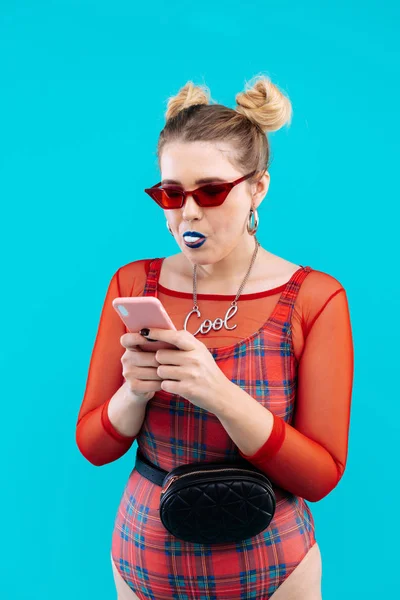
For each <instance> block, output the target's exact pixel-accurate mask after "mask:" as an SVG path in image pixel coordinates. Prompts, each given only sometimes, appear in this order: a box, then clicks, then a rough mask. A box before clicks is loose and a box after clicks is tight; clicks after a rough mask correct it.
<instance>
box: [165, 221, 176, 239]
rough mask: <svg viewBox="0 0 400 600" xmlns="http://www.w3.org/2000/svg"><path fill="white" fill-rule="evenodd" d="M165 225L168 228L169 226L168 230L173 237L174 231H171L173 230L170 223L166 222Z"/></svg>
mask: <svg viewBox="0 0 400 600" xmlns="http://www.w3.org/2000/svg"><path fill="white" fill-rule="evenodd" d="M165 224H166V226H167V229H168V231H169V232H170V234H171V235H172V236H173V235H174V234H173V233H172V231H171V229H170V226H169V223H168V221H166V222H165Z"/></svg>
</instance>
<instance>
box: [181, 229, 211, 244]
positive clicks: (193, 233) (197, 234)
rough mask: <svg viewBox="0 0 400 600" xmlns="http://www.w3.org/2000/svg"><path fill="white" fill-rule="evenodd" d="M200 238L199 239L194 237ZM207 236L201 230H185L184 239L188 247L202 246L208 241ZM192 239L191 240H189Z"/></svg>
mask: <svg viewBox="0 0 400 600" xmlns="http://www.w3.org/2000/svg"><path fill="white" fill-rule="evenodd" d="M192 238H198V239H195V240H194V239H192ZM206 239H207V238H206V237H205V236H204V235H203V234H202V233H200V232H199V231H185V233H184V234H183V240H184V242H185V244H186V246H187V247H188V248H200V246H202V245H203V244H204V242H205V241H206ZM189 240H191V241H189Z"/></svg>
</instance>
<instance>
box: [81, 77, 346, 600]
mask: <svg viewBox="0 0 400 600" xmlns="http://www.w3.org/2000/svg"><path fill="white" fill-rule="evenodd" d="M207 92H208V90H207V88H205V87H203V86H200V87H196V86H194V85H193V84H192V82H189V83H187V84H186V85H185V86H184V87H183V88H182V89H181V90H180V91H179V93H178V94H177V96H176V97H173V98H171V99H170V100H169V102H168V108H167V113H166V124H165V127H164V129H163V131H162V132H161V135H160V139H159V144H158V160H159V166H160V170H161V173H162V182H160V184H156V185H155V186H153V187H152V188H148V189H146V192H147V193H148V194H149V195H150V196H151V198H153V199H154V200H155V201H156V202H157V203H158V204H159V205H160V207H161V208H163V209H164V215H165V217H166V219H167V226H168V229H169V231H170V233H171V235H173V236H174V238H175V240H176V241H177V243H178V246H179V248H180V250H181V252H179V253H178V254H175V255H173V256H169V257H166V258H163V259H143V260H137V261H134V262H131V263H128V264H127V265H124V266H122V267H121V268H119V269H118V270H117V272H116V273H115V274H114V275H113V277H112V279H111V282H110V284H109V288H108V291H107V295H106V298H105V302H104V306H103V310H102V314H101V318H100V323H99V329H98V333H97V337H96V343H95V345H94V348H93V352H92V357H91V362H90V368H89V374H88V380H87V385H86V390H85V395H84V399H83V402H82V406H81V409H80V412H79V417H78V423H77V444H78V446H79V448H80V450H81V452H82V454H83V455H84V456H85V457H86V458H87V459H88V460H89V461H90V462H91V463H93V464H94V465H103V464H106V463H109V462H111V461H114V460H117V459H118V458H119V457H120V456H122V455H123V454H125V453H126V452H127V451H128V449H129V448H130V447H131V446H132V443H133V441H134V440H135V439H136V440H137V443H138V447H139V448H140V450H141V452H142V453H143V454H144V456H145V457H146V458H147V459H148V460H149V461H151V462H152V464H153V465H156V466H159V467H161V468H162V469H164V470H165V471H170V470H172V469H173V468H174V467H176V466H178V465H183V464H187V463H198V462H202V461H204V462H214V461H226V460H228V459H234V458H235V457H236V458H238V457H240V456H242V457H244V458H246V459H247V460H248V461H249V462H250V463H252V464H253V465H255V466H256V467H258V468H259V469H260V470H262V471H263V472H264V473H265V474H266V475H267V477H268V478H269V479H270V481H271V483H272V485H273V489H274V492H275V496H276V511H275V514H274V517H273V519H272V521H271V523H270V526H269V527H268V528H267V529H265V530H264V531H262V532H261V533H260V534H258V535H256V536H253V537H252V538H249V539H246V540H244V541H242V542H239V543H237V542H236V543H228V544H218V545H214V546H213V545H202V544H192V543H189V542H184V541H182V540H180V539H178V538H176V537H174V536H173V535H171V534H170V533H169V531H167V530H166V529H165V528H164V526H163V524H162V522H161V521H160V517H159V502H160V491H161V488H160V486H158V485H156V484H155V483H152V482H151V481H149V480H148V479H147V478H146V477H144V476H142V475H141V474H140V473H138V471H137V470H136V469H135V468H134V469H133V470H132V472H131V473H130V475H129V478H128V481H127V484H126V487H125V490H124V493H123V495H122V498H121V502H120V506H119V509H118V512H117V515H116V519H115V527H114V533H113V538H112V551H111V559H112V566H113V572H114V576H115V582H116V587H117V592H118V597H119V598H120V599H125V598H126V599H128V598H140V599H144V598H155V599H157V600H162V599H163V600H164V599H165V600H167V599H168V600H170V599H171V598H185V599H191V598H195V599H197V598H199V599H217V600H218V599H219V598H229V599H230V600H236V599H237V600H239V598H241V599H242V598H256V599H267V598H268V599H269V598H273V599H274V600H279V599H281V600H289V599H291V598H296V599H297V600H316V599H318V598H321V573H322V569H321V557H320V551H319V547H318V544H317V542H316V537H315V531H314V521H313V517H312V514H311V511H310V509H309V507H308V504H307V502H306V501H310V502H317V501H318V500H321V499H322V498H324V497H325V496H327V494H329V492H330V491H331V490H332V489H334V488H335V486H336V485H337V484H338V482H339V480H340V478H341V477H342V475H343V472H344V469H345V465H346V459H347V446H348V431H349V417H350V404H351V392H352V383H353V345H352V334H351V324H350V318H349V309H348V303H347V297H346V291H345V290H344V288H343V286H342V285H341V284H340V282H339V281H338V280H337V279H335V278H334V277H332V276H331V275H329V274H327V273H324V272H322V271H317V270H314V269H312V268H311V267H309V266H306V267H304V266H301V265H297V264H294V263H291V262H289V261H287V260H285V259H283V258H281V257H279V256H277V255H274V254H272V253H271V252H269V251H267V250H265V249H264V248H262V247H261V246H260V245H259V242H258V240H257V239H256V237H255V232H256V229H257V226H258V215H257V208H258V207H259V206H260V204H261V202H262V200H263V199H264V197H265V196H266V194H267V191H268V187H269V182H270V175H269V173H268V170H267V169H268V165H269V156H270V153H269V143H268V138H267V135H266V133H267V132H268V131H274V130H277V129H279V128H280V127H282V126H283V125H284V124H285V123H286V122H289V121H290V118H291V104H290V101H289V99H288V98H287V97H286V96H285V95H284V94H283V93H282V92H281V91H280V90H279V89H278V88H277V86H275V85H274V84H273V83H272V82H271V81H270V80H269V79H268V78H266V77H257V78H256V80H255V81H254V83H253V85H249V86H248V88H247V89H246V91H244V92H243V93H240V94H238V95H237V98H236V100H237V107H236V109H235V110H232V109H230V108H227V107H225V106H222V105H219V104H215V103H214V104H213V103H211V104H210V103H209V95H208V93H207ZM224 182H225V183H226V182H228V183H229V184H230V185H225V186H223V185H221V183H224ZM218 186H219V187H218ZM199 188H200V190H199ZM197 190H199V191H197ZM145 225H147V224H145ZM271 225H272V224H271V223H269V226H271ZM277 226H279V227H281V228H282V230H283V232H284V235H287V234H288V233H290V232H291V231H292V228H293V221H292V219H291V216H290V215H288V217H287V219H286V220H285V222H284V223H279V224H278V225H277ZM188 232H190V235H189V234H188ZM150 233H152V232H151V231H150ZM185 234H188V235H185ZM243 290H244V293H242V291H243ZM141 295H156V296H157V297H158V298H159V299H160V300H161V302H162V303H163V305H164V307H165V308H166V310H167V312H168V314H169V315H170V317H171V319H172V320H173V322H174V324H175V327H176V329H177V330H178V331H171V330H166V329H155V328H151V327H150V328H149V330H147V331H146V330H145V331H143V330H142V334H144V335H145V336H147V337H149V338H151V339H157V340H164V341H167V342H170V343H172V344H174V345H175V346H176V347H177V349H176V350H166V349H163V350H158V351H157V352H142V351H140V350H139V349H138V345H140V342H141V341H142V342H143V337H142V335H141V334H140V333H128V332H127V330H126V329H125V326H124V325H123V323H122V321H121V320H120V319H119V317H118V315H117V313H116V311H115V310H114V309H113V307H112V304H111V303H112V300H113V299H114V298H115V297H119V296H141ZM235 299H236V300H237V305H236V304H235V303H233V305H232V302H233V301H234V300H235ZM197 302H198V307H195V305H196V304H197ZM196 311H197V312H196ZM212 324H213V325H212Z"/></svg>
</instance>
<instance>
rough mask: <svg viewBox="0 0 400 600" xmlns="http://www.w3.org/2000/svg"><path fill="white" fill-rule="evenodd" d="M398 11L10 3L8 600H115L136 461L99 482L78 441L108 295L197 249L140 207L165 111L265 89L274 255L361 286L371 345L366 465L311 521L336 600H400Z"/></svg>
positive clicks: (360, 444)
mask: <svg viewBox="0 0 400 600" xmlns="http://www.w3.org/2000/svg"><path fill="white" fill-rule="evenodd" d="M399 12H400V9H399V4H398V3H397V2H394V1H392V2H390V1H387V2H378V1H365V0H364V1H363V2H361V1H354V0H335V2H333V3H322V2H317V1H315V2H313V1H310V0H308V1H307V0H305V1H304V2H294V1H289V0H287V1H285V0H283V1H280V2H268V1H264V2H262V1H261V0H255V1H253V2H249V3H248V4H247V5H246V4H245V3H244V2H238V1H236V0H230V1H229V2H226V1H224V0H221V1H218V2H209V1H208V0H203V1H202V2H199V3H190V2H185V1H182V0H179V1H175V2H171V3H169V4H167V3H164V2H160V1H158V0H153V2H149V3H147V2H146V3H143V4H141V3H134V2H128V1H117V0H116V1H115V2H111V1H109V2H104V1H101V0H96V1H94V0H79V1H77V0H60V1H56V0H54V1H50V0H48V1H41V0H36V1H35V2H34V1H31V2H28V1H26V2H23V1H20V2H11V1H9V0H2V2H1V4H0V199H1V213H0V214H1V219H0V227H1V258H2V260H1V304H2V306H1V311H0V318H1V345H0V354H1V436H0V444H1V476H2V485H1V495H0V503H1V533H2V543H1V566H0V570H1V584H0V597H1V598H2V599H3V600H28V599H29V600H36V599H38V600H39V599H40V600H50V599H51V600H54V599H55V598H57V600H67V599H68V600H70V599H71V598H74V599H75V600H84V599H85V600H86V599H92V598H93V599H96V600H109V599H111V598H115V589H114V584H113V579H112V572H111V564H110V545H111V535H112V528H113V522H114V518H115V513H116V510H117V507H118V504H119V500H120V497H121V494H122V492H123V487H124V485H125V482H126V479H127V477H128V475H129V473H130V470H131V469H132V466H133V464H134V459H135V454H136V450H137V446H136V444H134V446H133V447H132V448H131V450H130V451H129V452H128V453H127V454H126V455H125V456H123V457H122V458H121V459H120V460H118V461H116V462H114V463H111V464H108V465H106V466H103V467H102V468H99V467H95V466H93V465H91V464H90V463H89V462H87V461H86V459H85V458H84V457H83V456H82V455H81V454H80V452H79V450H78V448H77V446H76V443H75V424H76V419H77V414H78V411H79V408H80V404H81V401H82V397H83V392H84V388H85V383H86V376H87V369H88V365H89V359H90V354H91V351H92V347H93V344H94V340H95V336H96V331H97V325H98V320H99V316H100V311H101V308H102V304H103V300H104V295H105V292H106V289H107V286H108V283H109V280H110V278H111V276H112V274H113V273H114V272H115V270H116V269H117V268H118V267H119V266H121V265H123V264H126V263H128V262H130V261H133V260H136V259H140V258H150V257H156V256H167V255H170V254H175V253H176V252H178V251H179V247H178V246H177V244H176V243H175V241H174V240H173V238H172V237H171V235H170V234H169V233H168V231H167V229H166V227H165V218H164V214H163V212H162V211H161V209H159V208H158V207H157V205H156V204H155V203H154V202H152V201H151V200H150V198H149V197H148V196H147V195H146V194H145V193H144V192H143V188H145V187H147V186H150V185H153V184H154V183H156V182H157V181H159V172H158V168H157V163H156V154H155V149H156V144H157V139H158V135H159V132H160V130H161V129H162V127H163V125H164V111H165V109H166V102H167V98H168V97H169V96H171V95H174V94H176V93H177V92H178V90H179V88H180V87H181V86H183V85H184V84H185V83H186V82H187V81H188V80H192V81H194V82H195V83H205V84H207V85H208V86H209V87H210V90H211V95H212V97H213V98H214V99H215V100H217V101H218V102H220V103H222V104H225V105H227V106H230V107H232V108H233V107H234V106H235V95H236V94H237V93H238V92H240V91H242V90H243V89H244V86H245V83H246V81H248V80H250V79H251V78H252V77H253V76H254V75H256V74H261V73H262V74H266V75H268V76H270V77H271V79H272V81H273V82H274V83H276V84H277V85H278V86H280V87H281V88H282V89H283V90H284V91H285V92H286V93H287V94H288V95H289V97H290V99H291V101H292V104H293V111H294V113H293V121H292V124H291V126H290V127H285V128H284V129H282V130H281V131H278V132H276V133H275V134H272V135H270V141H271V148H272V153H273V162H272V166H271V169H270V173H271V186H270V189H269V192H268V194H267V196H266V198H265V200H264V201H263V203H262V206H261V207H260V210H259V217H260V226H259V234H258V239H259V240H260V242H261V244H262V245H263V246H264V247H265V248H267V249H268V250H270V251H271V252H274V253H276V254H278V255H280V256H282V257H284V258H286V259H287V260H290V261H292V262H296V263H298V264H303V265H305V264H306V265H311V266H312V267H313V268H315V269H319V270H322V271H325V272H327V273H329V274H331V275H333V276H334V277H336V278H337V279H339V281H341V282H342V284H343V285H344V287H345V288H346V291H347V294H348V298H349V303H350V310H351V319H352V327H353V336H354V348H355V375H354V391H353V402H352V412H351V430H350V442H349V456H348V463H347V469H346V471H345V474H344V477H343V479H342V480H341V482H340V484H339V485H338V487H337V488H336V489H335V490H334V491H332V493H331V494H329V496H328V497H326V498H324V499H323V500H321V501H320V502H317V503H310V507H311V509H312V512H313V515H314V518H315V522H316V534H317V540H318V542H319V544H320V548H321V553H322V557H323V598H324V600H336V599H337V598H340V599H341V600H350V599H353V598H363V599H364V600H365V599H370V598H371V599H372V598H377V597H383V596H385V597H392V596H394V595H395V594H396V591H398V581H397V568H398V564H397V561H398V550H397V544H398V537H397V536H398V535H399V533H400V531H399V525H398V523H399V518H398V514H397V513H398V510H399V508H398V487H399V468H398V458H399V452H398V436H399V422H398V410H397V409H398V403H399V392H398V388H397V383H396V381H397V379H398V375H399V368H398V351H397V350H396V348H397V329H396V328H397V325H396V323H397V317H398V312H399V293H400V289H399V277H398V271H399V270H398V261H399V254H398V211H397V208H398V202H399V186H398V176H399V175H398V174H399V168H398V163H399V141H398V140H399V133H400V131H399V120H398V110H399V109H398V102H399V101H398V98H399V92H400V89H399V64H400V63H399V58H400V48H399V41H398V40H399V37H400V36H399Z"/></svg>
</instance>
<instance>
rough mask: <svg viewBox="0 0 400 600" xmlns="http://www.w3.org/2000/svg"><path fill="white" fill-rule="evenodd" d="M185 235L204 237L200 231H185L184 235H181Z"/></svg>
mask: <svg viewBox="0 0 400 600" xmlns="http://www.w3.org/2000/svg"><path fill="white" fill-rule="evenodd" d="M186 235H195V236H197V237H201V238H204V237H205V236H204V235H203V234H202V233H200V232H199V231H185V235H184V236H183V237H185V236H186Z"/></svg>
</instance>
